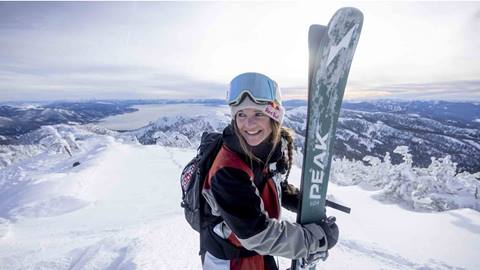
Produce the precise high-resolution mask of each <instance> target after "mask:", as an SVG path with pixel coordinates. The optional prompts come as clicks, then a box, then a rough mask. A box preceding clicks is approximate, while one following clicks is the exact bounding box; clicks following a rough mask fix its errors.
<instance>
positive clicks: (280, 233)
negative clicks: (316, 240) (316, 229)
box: [201, 126, 309, 270]
mask: <svg viewBox="0 0 480 270" xmlns="http://www.w3.org/2000/svg"><path fill="white" fill-rule="evenodd" d="M223 141H224V144H223V145H222V148H221V149H220V151H219V152H218V154H217V156H216V158H215V160H214V162H213V165H212V167H211V168H210V170H209V173H208V175H207V178H206V180H205V182H204V186H203V190H202V194H203V196H204V197H205V199H206V201H207V203H206V205H205V208H204V215H203V217H202V218H203V226H202V229H201V243H202V244H201V245H202V246H203V252H202V250H201V254H202V258H203V268H204V269H205V270H215V269H235V270H243V269H249V270H264V269H265V270H270V269H278V268H277V266H276V264H275V261H274V259H273V257H272V256H282V257H287V258H302V257H306V256H307V255H308V252H309V246H308V244H307V243H308V242H309V241H308V239H307V238H308V237H309V235H308V233H306V232H305V229H304V228H303V227H302V226H300V225H298V224H293V223H290V222H287V221H280V220H279V217H280V213H281V211H280V209H281V206H282V205H283V206H285V207H286V208H287V209H289V210H296V207H297V204H298V197H297V195H298V194H292V191H295V189H294V188H293V187H292V186H288V185H284V184H282V180H283V179H282V177H281V175H280V174H279V173H272V172H271V171H269V170H265V169H264V168H265V165H264V164H263V163H260V162H256V161H251V160H250V159H249V158H248V157H247V156H246V155H245V154H244V153H243V151H242V150H241V148H240V144H239V142H238V138H237V136H236V135H235V134H234V132H233V129H232V127H231V126H228V127H227V128H226V129H225V130H224V132H223ZM271 149H272V145H269V144H268V143H264V144H261V145H259V146H257V147H254V149H253V152H254V154H255V155H256V156H257V157H259V158H260V159H261V160H266V158H267V156H268V154H269V152H270V150H271ZM282 161H283V159H282V150H281V146H280V145H279V146H278V147H277V148H276V149H275V151H274V153H273V155H272V157H271V159H270V162H269V163H276V164H277V167H279V165H281V163H282ZM296 192H297V193H298V190H296Z"/></svg>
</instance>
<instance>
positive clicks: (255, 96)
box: [227, 72, 282, 106]
mask: <svg viewBox="0 0 480 270" xmlns="http://www.w3.org/2000/svg"><path fill="white" fill-rule="evenodd" d="M247 94H248V95H249V96H250V97H251V98H252V100H253V101H254V102H255V103H258V104H266V103H269V102H271V103H277V104H279V105H281V102H282V98H281V95H280V89H279V88H278V85H277V83H276V82H275V81H274V80H272V79H270V78H268V77H267V76H265V75H263V74H260V73H253V72H249V73H243V74H240V75H238V76H237V77H235V78H234V79H233V80H232V81H231V82H230V89H229V90H228V92H227V103H228V105H230V106H236V105H238V104H240V103H241V102H242V101H243V99H244V97H245V96H246V95H247Z"/></svg>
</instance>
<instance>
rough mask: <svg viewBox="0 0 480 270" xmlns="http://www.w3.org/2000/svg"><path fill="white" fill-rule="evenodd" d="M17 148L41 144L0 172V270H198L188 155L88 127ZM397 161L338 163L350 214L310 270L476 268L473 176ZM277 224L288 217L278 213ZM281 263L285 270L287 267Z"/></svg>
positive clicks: (479, 230)
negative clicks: (185, 192) (187, 197)
mask: <svg viewBox="0 0 480 270" xmlns="http://www.w3.org/2000/svg"><path fill="white" fill-rule="evenodd" d="M206 114H208V115H210V118H209V119H210V120H211V121H213V122H209V121H205V122H203V123H202V127H208V128H211V129H212V130H215V129H216V128H219V126H217V123H219V121H218V120H219V119H216V118H215V116H217V117H219V118H222V113H220V114H217V113H213V112H207V113H206ZM202 117H203V119H204V118H205V115H204V116H202ZM177 120H179V121H174V122H169V121H168V119H160V120H159V121H157V122H156V123H155V126H156V127H157V128H161V129H164V130H165V132H163V131H162V132H163V133H164V134H168V132H170V131H169V130H167V129H166V128H167V127H172V125H174V124H175V123H182V124H179V126H176V129H179V128H180V127H184V128H185V129H187V127H191V128H194V127H195V125H194V123H193V122H189V120H186V119H184V120H181V119H177ZM197 121H199V120H197ZM202 121H203V120H202ZM189 125H190V126H189ZM152 126H153V125H152ZM144 131H145V130H142V132H143V134H145V133H146V132H144ZM191 131H192V132H193V129H191ZM138 132H140V131H138ZM171 132H174V131H171ZM157 135H159V134H157ZM156 137H157V138H160V137H161V136H156ZM168 137H169V138H170V139H172V138H173V137H172V136H168ZM21 140H23V141H24V142H28V141H34V142H36V143H37V144H36V145H40V146H39V148H38V152H37V153H32V155H31V156H29V157H25V158H24V159H22V160H21V161H18V162H13V163H11V164H9V165H8V166H6V167H4V168H2V169H1V170H0V269H1V270H4V269H5V270H7V269H8V270H9V269H51V270H62V269H87V270H89V269H129V270H133V269H142V270H149V269H156V270H158V269H160V270H161V269H200V268H201V266H200V258H199V256H198V255H197V254H198V234H197V233H196V232H195V231H194V230H193V229H191V228H190V227H189V226H188V224H187V222H186V221H185V220H184V218H183V212H182V211H183V210H182V208H181V207H180V200H181V191H180V185H179V175H180V173H181V170H182V168H183V166H185V165H186V164H187V163H188V161H189V160H190V159H191V158H192V157H193V156H194V155H195V150H194V149H188V148H174V147H167V146H162V145H157V144H155V145H142V144H140V143H139V142H137V141H136V140H135V139H133V138H132V137H131V134H126V133H118V132H112V131H108V130H106V129H102V128H98V127H96V126H92V125H89V126H80V125H76V126H68V125H54V126H48V127H43V128H42V129H39V130H37V131H35V132H32V133H30V134H28V135H25V136H23V137H22V138H21ZM161 140H163V138H162V139H161ZM65 146H67V147H69V149H70V152H71V155H70V154H68V153H67V152H66V150H64V149H65ZM396 152H397V153H398V154H399V155H402V156H403V157H404V161H403V162H402V163H400V164H398V165H393V164H391V163H389V162H388V158H386V157H385V158H384V159H385V160H386V162H380V160H379V159H377V158H374V157H370V158H367V159H366V162H368V163H369V164H370V165H369V166H366V165H364V164H363V163H362V162H356V161H348V160H342V159H337V160H336V161H335V162H334V164H333V167H332V184H331V185H329V192H328V193H329V197H330V199H331V200H334V201H337V202H340V203H342V204H345V205H348V206H350V207H352V209H353V210H352V213H351V214H350V215H347V214H345V213H342V212H337V211H333V210H331V209H330V210H328V211H329V215H335V216H336V217H337V223H338V225H339V227H340V235H341V236H340V240H339V243H338V244H337V246H336V247H335V248H334V249H332V250H331V252H330V256H329V258H328V260H327V261H326V262H321V263H320V264H319V265H318V267H317V269H369V270H370V269H373V270H376V269H378V270H379V269H401V270H404V269H405V270H406V269H441V270H447V269H469V270H474V269H477V268H478V265H479V264H480V260H479V257H478V256H477V253H478V250H480V212H479V211H478V210H480V196H479V195H478V188H479V182H478V181H477V180H476V179H475V175H471V174H469V173H462V174H457V173H456V172H455V169H454V166H453V164H452V163H451V161H449V160H448V159H444V160H436V161H435V162H434V164H433V165H432V166H431V167H429V168H426V169H419V168H415V167H412V166H411V163H412V162H411V156H409V154H408V151H407V149H406V147H399V148H397V149H396ZM74 164H77V165H76V166H73V165H74ZM300 174H301V171H300V169H299V168H298V167H297V166H295V167H294V168H293V170H292V172H291V176H290V182H291V183H293V184H295V185H297V186H298V185H299V179H300ZM477 176H478V175H477ZM386 179H389V180H390V181H386ZM475 189H477V191H476V192H477V193H475ZM387 198H389V200H386V199H387ZM429 200H432V201H431V203H428V202H429ZM442 202H446V203H447V204H446V206H445V204H442ZM412 206H413V207H412ZM425 206H431V207H430V208H425ZM437 206H440V208H437ZM464 207H468V208H464ZM415 209H417V210H421V211H420V212H419V211H416V210H415ZM474 209H476V210H474ZM444 210H447V211H444ZM423 211H427V212H428V213H424V212H423ZM283 218H284V219H286V220H290V221H292V222H293V221H294V220H295V215H294V214H293V213H291V212H289V211H283ZM452 250H454V251H455V252H452ZM278 261H279V264H280V267H281V269H286V268H287V267H288V266H289V264H290V261H289V260H288V259H285V258H279V259H278Z"/></svg>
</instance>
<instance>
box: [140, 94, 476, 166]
mask: <svg viewBox="0 0 480 270" xmlns="http://www.w3.org/2000/svg"><path fill="white" fill-rule="evenodd" d="M374 104H375V106H377V107H374V108H380V109H382V110H383V111H381V112H379V111H377V112H370V111H367V110H373V109H372V108H371V107H368V106H366V105H365V104H364V107H366V108H365V111H360V110H352V109H345V108H344V109H343V110H342V112H341V115H340V119H339V124H338V128H337V138H336V142H335V148H334V154H335V156H336V157H346V158H348V159H354V160H362V159H363V158H364V157H366V156H374V157H379V158H383V157H384V156H385V154H386V153H390V154H391V159H392V162H393V163H395V164H398V163H399V162H401V160H402V156H401V155H399V154H397V153H394V149H395V148H396V147H397V146H408V148H409V150H410V152H411V154H412V155H413V163H414V165H415V166H421V167H427V166H428V165H429V164H430V163H431V160H430V157H435V158H444V157H446V156H447V155H449V156H451V159H452V161H453V162H455V163H457V165H458V169H459V170H461V171H463V170H466V171H470V172H478V171H480V125H478V124H477V123H476V122H475V121H474V120H472V121H469V122H468V121H466V120H465V121H463V120H458V119H460V118H461V117H457V118H455V119H456V120H455V121H454V120H451V121H448V119H445V118H443V120H442V121H440V120H436V119H434V118H429V117H427V113H421V112H420V111H427V112H428V110H427V109H424V110H420V109H417V110H413V109H411V110H410V111H409V110H407V109H406V108H404V107H408V106H407V105H408V104H409V103H405V104H404V103H393V104H392V102H391V101H388V102H386V103H380V102H376V103H374ZM435 104H437V103H435V102H431V103H426V105H425V106H426V107H432V106H435ZM380 105H382V106H380ZM439 106H442V108H445V106H444V105H443V103H440V105H439ZM468 106H473V108H477V107H480V106H479V105H472V104H468ZM345 107H357V108H363V107H360V105H358V104H354V105H351V104H350V103H347V105H345ZM417 107H419V108H423V107H421V106H419V105H418V106H417ZM417 107H414V108H417ZM220 108H221V107H219V109H218V110H220V111H222V112H223V113H219V114H217V115H215V114H208V115H187V114H184V115H180V116H172V117H162V118H161V119H159V120H158V121H156V122H154V123H151V124H149V125H147V126H146V127H144V128H141V129H138V130H136V131H134V132H133V134H134V135H135V136H137V137H138V139H139V141H140V142H141V143H143V144H161V145H167V146H178V147H184V146H188V145H192V146H196V145H198V141H199V138H200V137H201V134H202V133H203V132H204V131H209V132H220V131H221V130H222V129H223V127H225V126H226V125H227V124H228V123H229V122H230V116H229V114H228V112H225V108H222V109H220ZM380 109H379V110H380ZM439 110H440V109H439ZM442 110H443V109H442ZM479 110H480V109H479ZM432 111H435V109H432V108H431V109H430V112H432ZM412 112H418V113H419V114H416V113H412ZM475 112H476V111H475V110H473V109H472V110H470V111H469V113H470V114H471V116H470V118H468V119H474V117H475V116H474V114H475ZM437 114H440V113H437ZM449 114H452V113H451V112H449ZM479 114H480V112H479ZM421 115H424V116H421ZM306 117H307V107H306V106H296V107H292V106H289V107H288V110H287V112H286V115H285V120H284V121H285V122H284V124H285V126H286V127H289V128H291V129H292V130H294V131H295V133H296V136H295V148H296V149H300V150H301V149H303V146H304V143H303V142H304V136H305V127H306ZM463 118H466V116H463ZM452 121H453V122H452ZM449 123H450V124H449ZM176 141H178V143H176Z"/></svg>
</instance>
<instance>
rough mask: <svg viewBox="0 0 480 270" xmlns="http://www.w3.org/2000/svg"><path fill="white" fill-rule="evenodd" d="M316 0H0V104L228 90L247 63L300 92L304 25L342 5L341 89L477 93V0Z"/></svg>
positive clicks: (388, 93)
mask: <svg viewBox="0 0 480 270" xmlns="http://www.w3.org/2000/svg"><path fill="white" fill-rule="evenodd" d="M316 2H318V3H316ZM316 2H312V3H306V2H305V3H304V2H302V3H298V2H263V3H259V2H242V3H212V2H208V3H201V2H140V3H137V2H103V3H99V2H63V3H62V2H48V3H42V2H28V3H26V2H0V102H2V101H16V100H51V99H94V98H95V99H108V98H115V99H131V98H224V97H225V93H226V88H227V86H228V83H229V81H230V80H231V79H232V78H233V77H234V76H235V75H237V74H239V73H242V72H246V71H256V72H262V73H265V74H267V75H269V76H270V77H272V78H273V79H275V80H276V81H277V82H278V83H279V85H280V86H281V88H282V89H283V94H284V97H285V99H292V98H305V97H306V86H307V63H308V51H307V34H308V27H309V25H311V24H325V25H326V24H327V23H328V20H329V19H330V17H331V16H332V15H333V13H334V12H335V11H336V10H337V9H338V8H340V7H343V6H355V7H357V8H359V9H360V10H362V12H363V13H364V16H365V22H364V25H363V31H362V36H361V38H360V42H359V45H358V47H357V51H356V55H355V58H354V61H353V64H352V68H351V70H350V77H349V82H348V85H347V92H346V98H347V99H374V98H401V99H443V100H477V101H480V64H479V63H480V2H470V3H468V2H466V3H462V2H393V3H388V2H330V3H323V1H316Z"/></svg>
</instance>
